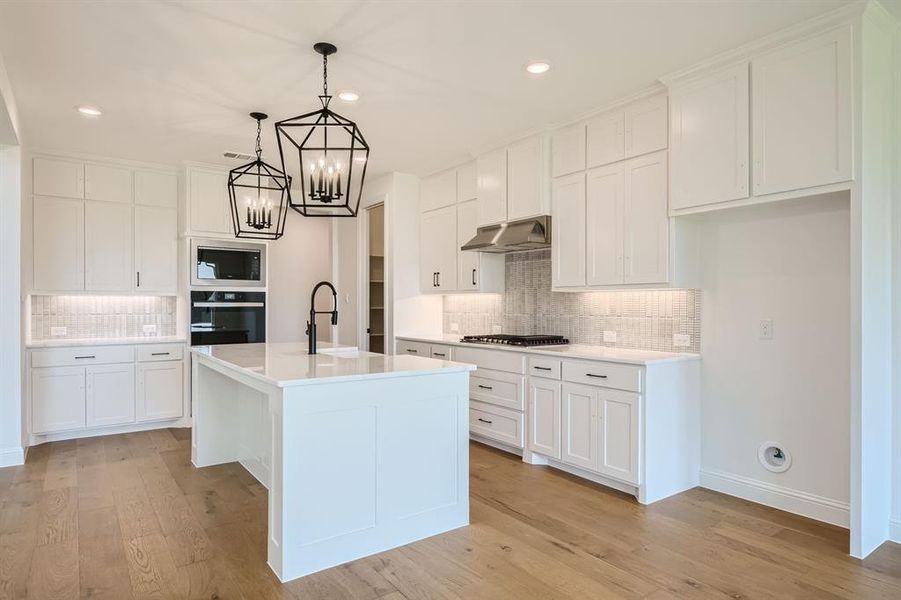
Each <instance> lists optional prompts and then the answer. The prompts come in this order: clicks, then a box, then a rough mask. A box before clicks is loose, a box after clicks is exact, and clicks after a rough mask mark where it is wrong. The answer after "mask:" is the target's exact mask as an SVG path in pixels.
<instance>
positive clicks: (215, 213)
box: [186, 166, 235, 237]
mask: <svg viewBox="0 0 901 600" xmlns="http://www.w3.org/2000/svg"><path fill="white" fill-rule="evenodd" d="M186 178H187V192H188V194H187V196H188V198H187V201H188V210H187V213H188V235H196V236H200V237H234V235H235V233H234V228H233V226H232V220H231V219H232V217H231V207H230V204H229V199H228V171H226V170H224V169H223V170H220V169H213V168H205V167H193V166H192V167H188V169H187V175H186Z"/></svg>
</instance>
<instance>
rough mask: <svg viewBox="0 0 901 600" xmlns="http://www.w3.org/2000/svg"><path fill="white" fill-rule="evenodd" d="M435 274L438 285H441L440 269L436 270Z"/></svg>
mask: <svg viewBox="0 0 901 600" xmlns="http://www.w3.org/2000/svg"><path fill="white" fill-rule="evenodd" d="M435 275H436V276H437V277H438V287H441V271H438V272H437V273H435Z"/></svg>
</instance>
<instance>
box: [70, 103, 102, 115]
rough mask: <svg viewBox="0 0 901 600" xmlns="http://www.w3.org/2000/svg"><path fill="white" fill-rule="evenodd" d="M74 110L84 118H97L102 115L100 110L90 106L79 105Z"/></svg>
mask: <svg viewBox="0 0 901 600" xmlns="http://www.w3.org/2000/svg"><path fill="white" fill-rule="evenodd" d="M75 110H77V111H78V112H79V113H81V114H82V115H84V116H85V117H99V116H100V115H102V114H103V111H102V110H100V109H99V108H97V107H96V106H91V105H90V104H80V105H78V106H76V107H75Z"/></svg>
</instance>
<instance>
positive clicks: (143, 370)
mask: <svg viewBox="0 0 901 600" xmlns="http://www.w3.org/2000/svg"><path fill="white" fill-rule="evenodd" d="M183 376H184V367H183V365H182V362H181V361H180V360H179V361H165V362H153V363H140V364H138V386H137V390H138V393H137V402H136V403H135V408H136V416H137V420H138V421H139V422H140V421H158V420H161V419H173V418H176V417H180V416H182V415H183V413H184V403H183V401H182V393H183Z"/></svg>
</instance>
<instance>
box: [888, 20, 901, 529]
mask: <svg viewBox="0 0 901 600" xmlns="http://www.w3.org/2000/svg"><path fill="white" fill-rule="evenodd" d="M894 56H895V65H894V67H893V71H894V73H895V81H894V101H893V103H892V105H893V106H894V107H895V109H894V120H895V127H894V132H895V135H894V148H893V150H894V152H893V159H892V164H894V165H895V168H894V169H893V173H894V179H893V181H892V189H893V203H892V224H893V227H892V236H893V238H892V239H893V243H894V253H893V256H894V258H893V260H892V266H893V277H892V279H893V286H892V288H893V290H892V298H893V304H894V305H895V306H899V305H901V168H898V165H899V164H901V108H899V106H901V28H899V29H898V30H896V31H895V40H894ZM892 318H893V330H894V336H893V338H894V342H893V346H892V353H893V360H892V364H893V365H894V368H893V373H892V379H893V386H894V390H893V403H892V405H893V407H892V431H893V440H892V473H893V482H892V483H893V485H892V516H891V524H890V527H891V529H890V535H891V539H892V540H893V541H895V542H898V543H901V310H895V311H894V313H893V314H892Z"/></svg>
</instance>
